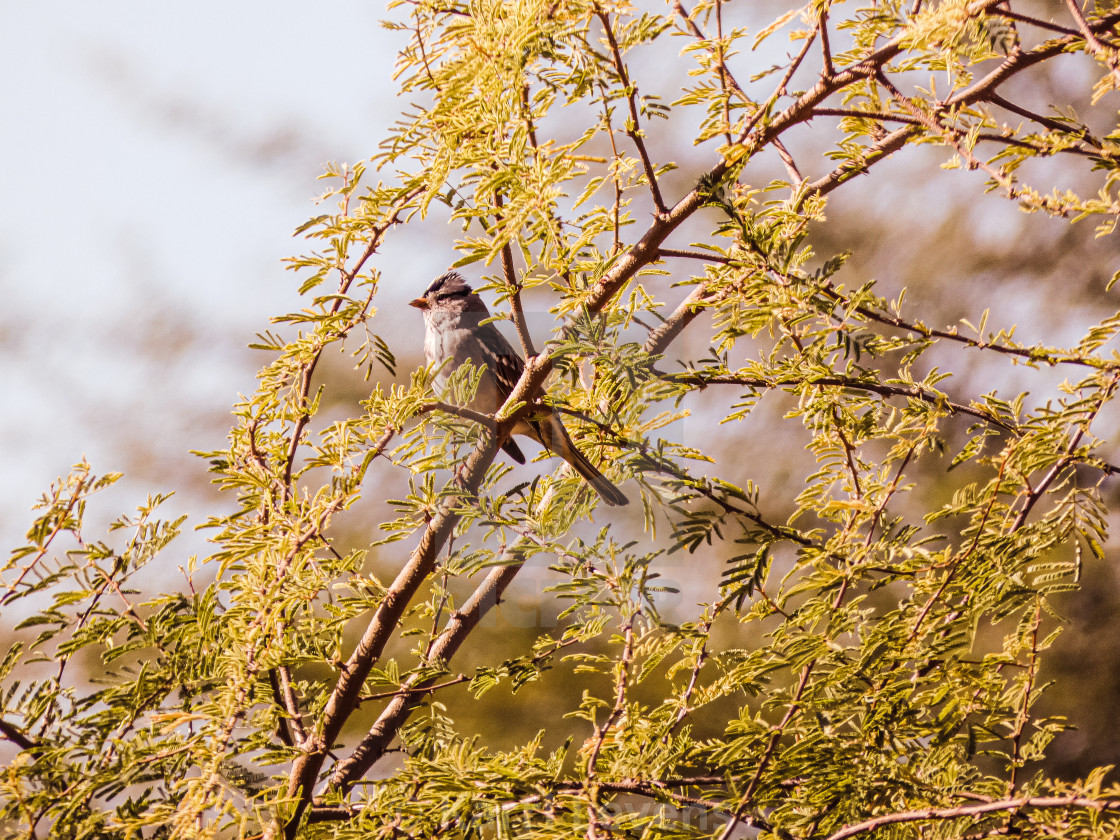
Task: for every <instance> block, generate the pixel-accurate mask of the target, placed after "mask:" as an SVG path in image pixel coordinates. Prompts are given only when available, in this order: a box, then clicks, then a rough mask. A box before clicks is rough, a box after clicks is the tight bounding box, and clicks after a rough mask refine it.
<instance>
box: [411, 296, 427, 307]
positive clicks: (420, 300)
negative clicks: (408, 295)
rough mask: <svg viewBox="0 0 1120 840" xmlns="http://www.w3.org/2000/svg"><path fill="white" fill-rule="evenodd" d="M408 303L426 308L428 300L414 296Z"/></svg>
mask: <svg viewBox="0 0 1120 840" xmlns="http://www.w3.org/2000/svg"><path fill="white" fill-rule="evenodd" d="M408 305H409V306H415V307H416V308H417V309H427V308H428V301H426V300H425V299H424V298H416V300H410V301H409V302H408Z"/></svg>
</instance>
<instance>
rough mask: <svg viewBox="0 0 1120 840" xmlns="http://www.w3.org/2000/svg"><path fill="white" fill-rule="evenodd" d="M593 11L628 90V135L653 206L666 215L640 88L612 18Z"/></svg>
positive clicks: (600, 10)
mask: <svg viewBox="0 0 1120 840" xmlns="http://www.w3.org/2000/svg"><path fill="white" fill-rule="evenodd" d="M591 8H592V10H593V11H594V12H595V17H597V18H598V19H599V22H600V23H601V24H602V25H603V32H604V34H605V35H606V36H607V43H608V44H609V45H610V48H611V58H612V60H613V61H614V69H615V72H616V73H617V74H618V80H619V81H620V82H622V86H623V88H624V89H625V90H626V104H627V106H628V107H629V110H630V122H629V124H628V126H627V128H626V134H627V135H628V136H629V137H630V139H631V140H632V141H634V146H635V147H636V148H637V149H638V156H639V157H640V158H641V161H642V169H643V170H645V173H646V180H647V181H648V182H649V191H650V195H651V196H652V197H653V206H654V207H655V208H656V209H657V214H658V215H659V216H662V215H665V213H666V212H668V208H667V207H666V206H665V199H664V198H663V197H662V195H661V187H660V186H658V183H657V173H656V172H655V171H654V168H653V163H652V162H651V161H650V157H649V151H648V150H647V149H646V143H645V139H644V137H643V134H642V130H641V120H640V118H639V114H638V86H637V85H636V84H634V83H633V82H631V81H630V76H629V74H628V73H627V72H626V64H625V62H623V60H622V53H621V52H619V49H618V41H617V40H616V39H615V37H614V30H613V29H612V28H611V22H610V18H609V17H608V16H607V13H606V12H604V11H603V10H602V9H601V8H600V7H599V5H598V4H593V5H592V7H591Z"/></svg>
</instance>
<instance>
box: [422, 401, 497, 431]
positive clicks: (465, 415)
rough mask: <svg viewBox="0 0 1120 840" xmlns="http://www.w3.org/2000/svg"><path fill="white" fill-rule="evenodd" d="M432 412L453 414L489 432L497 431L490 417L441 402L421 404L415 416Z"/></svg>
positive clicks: (461, 406)
mask: <svg viewBox="0 0 1120 840" xmlns="http://www.w3.org/2000/svg"><path fill="white" fill-rule="evenodd" d="M433 411H442V412H444V413H445V414H453V415H454V416H456V417H461V418H462V419H464V420H470V421H471V422H472V423H478V424H479V425H480V426H482V427H483V428H485V429H488V430H490V431H491V432H493V431H495V429H497V423H496V421H495V420H494V418H493V416H492V415H489V414H483V413H482V412H481V411H475V410H474V409H473V408H469V407H467V406H465V405H454V404H452V403H449V402H444V401H443V400H432V401H431V402H426V403H423V404H422V405H421V406H420V407H419V408H417V409H416V415H417V416H419V415H421V414H428V413H430V412H433Z"/></svg>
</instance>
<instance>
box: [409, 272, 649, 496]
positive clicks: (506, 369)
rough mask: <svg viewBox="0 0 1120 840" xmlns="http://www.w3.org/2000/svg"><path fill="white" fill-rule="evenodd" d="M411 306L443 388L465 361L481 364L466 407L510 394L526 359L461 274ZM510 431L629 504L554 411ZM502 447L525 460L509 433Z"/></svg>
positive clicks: (441, 281)
mask: <svg viewBox="0 0 1120 840" xmlns="http://www.w3.org/2000/svg"><path fill="white" fill-rule="evenodd" d="M410 305H411V306H415V307H416V308H417V309H420V310H422V311H423V313H424V327H425V330H424V355H425V356H426V357H427V359H428V364H434V365H443V363H444V362H445V361H447V360H449V361H448V363H447V364H446V365H443V367H442V368H441V369H440V372H439V374H437V376H436V385H437V387H443V385H444V383H445V382H446V381H447V378H448V376H450V374H451V372H452V371H454V370H455V369H457V368H458V367H459V366H460V365H462V364H463V363H464V362H466V361H470V362H471V363H472V364H474V365H475V366H476V367H482V366H484V365H485V368H486V369H485V371H484V372H483V374H482V379H481V381H480V382H479V384H478V390H477V391H476V392H475V395H474V399H473V400H472V401H471V404H470V408H471V409H473V410H474V411H477V412H479V413H481V414H491V415H492V414H495V413H496V412H497V411H498V409H500V408H501V407H502V405H503V404H504V403H505V401H506V399H507V398H508V397H509V395H510V394H511V393H512V392H513V389H514V386H516V385H517V381H518V380H519V379H520V378H521V373H522V371H524V370H525V362H524V361H522V359H521V357H520V356H519V355H518V354H517V351H515V350H514V349H513V347H511V346H510V343H509V342H508V341H506V339H505V337H504V336H503V335H502V334H501V333H500V332H498V330H497V328H496V327H495V326H494V325H493V324H492V323H483V321H486V319H488V318H489V317H490V313H489V311H487V309H486V304H484V303H483V302H482V298H480V297H479V296H478V295H477V294H475V293H474V290H473V289H471V287H470V286H469V285H467V281H466V280H464V279H463V277H462V276H461V275H460V274H459V273H457V272H454V271H451V272H448V273H447V274H444V275H443V276H442V277H437V278H436V279H435V280H434V281H432V284H431V285H430V286H428V288H427V289H426V290H425V291H424V294H423V296H422V297H418V298H416V300H413V301H411V302H410ZM512 434H515V435H525V436H527V437H531V438H532V439H533V440H535V441H537V442H538V443H540V444H541V445H542V446H544V447H545V448H546V449H548V450H549V451H550V452H553V453H555V454H556V455H559V456H560V457H561V458H563V459H564V460H565V461H567V462H568V463H569V464H570V465H571V467H572V469H574V470H575V471H576V472H577V473H579V474H580V475H581V476H582V477H583V479H584V481H586V482H587V483H588V484H590V485H591V486H592V487H593V488H594V489H595V492H596V493H598V494H599V496H600V497H602V499H603V501H604V502H606V503H607V504H608V505H625V504H627V503H628V502H629V500H628V499H627V498H626V496H624V495H623V494H622V491H621V490H619V489H618V488H617V487H615V486H614V485H613V484H612V483H611V482H610V481H609V480H608V479H607V477H606V476H604V475H603V474H602V473H601V472H599V470H597V469H596V468H595V466H594V465H593V464H592V463H591V462H590V461H588V460H587V458H585V457H584V456H583V454H582V453H580V451H579V450H578V449H576V448H575V445H574V444H573V443H572V439H571V438H570V437H568V431H567V430H566V429H565V428H564V424H563V422H562V421H561V420H560V415H559V414H558V413H557V412H556V411H553V410H551V409H549V410H547V413H544V414H541V413H535V414H530V415H528V416H527V417H525V418H523V419H521V420H518V421H517V424H516V425H515V426H514V427H513V432H512ZM502 449H503V450H504V451H505V452H506V454H508V455H509V456H510V457H511V458H513V460H515V461H517V463H519V464H524V463H525V455H524V454H523V453H522V452H521V449H520V448H519V447H518V445H517V444H516V443H514V441H513V438H512V437H511V438H510V439H509V440H507V441H506V442H505V443H504V444H503V445H502Z"/></svg>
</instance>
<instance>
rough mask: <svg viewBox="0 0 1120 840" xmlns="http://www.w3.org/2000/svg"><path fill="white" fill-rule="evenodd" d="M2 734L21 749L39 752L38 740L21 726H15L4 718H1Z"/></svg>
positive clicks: (0, 731) (0, 733)
mask: <svg viewBox="0 0 1120 840" xmlns="http://www.w3.org/2000/svg"><path fill="white" fill-rule="evenodd" d="M0 735H3V736H4V737H5V738H7V739H8V740H9V741H11V742H12V743H13V744H15V745H16V746H17V747H19V748H20V749H21V750H28V751H36V752H37V751H38V750H39V749H40V747H39V744H38V742H37V741H35V740H34V739H33V738H30V737H28V735H27V734H25V733H24V731H23V730H22V729H20V728H19V727H16V726H13V725H12V724H10V723H8V722H7V721H6V720H3V719H2V718H0Z"/></svg>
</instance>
